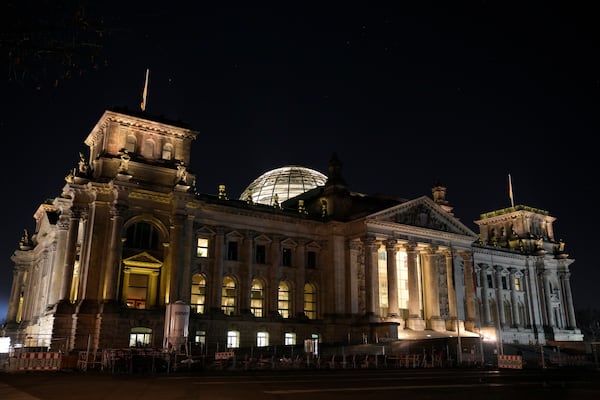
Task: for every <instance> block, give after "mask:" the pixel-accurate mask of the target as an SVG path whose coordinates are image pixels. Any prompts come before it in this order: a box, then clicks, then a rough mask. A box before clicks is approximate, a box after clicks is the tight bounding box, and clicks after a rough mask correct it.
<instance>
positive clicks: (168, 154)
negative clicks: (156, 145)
mask: <svg viewBox="0 0 600 400" xmlns="http://www.w3.org/2000/svg"><path fill="white" fill-rule="evenodd" d="M172 158H173V145H172V144H171V143H165V145H164V146H163V149H162V159H163V160H170V159H172Z"/></svg>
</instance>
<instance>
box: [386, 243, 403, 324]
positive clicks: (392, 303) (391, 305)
mask: <svg viewBox="0 0 600 400" xmlns="http://www.w3.org/2000/svg"><path fill="white" fill-rule="evenodd" d="M396 243H397V241H396V240H394V239H389V240H387V241H386V242H385V251H386V253H387V257H386V260H387V281H388V315H387V316H388V318H398V316H399V314H400V309H399V308H398V270H397V266H396V251H397V250H396Z"/></svg>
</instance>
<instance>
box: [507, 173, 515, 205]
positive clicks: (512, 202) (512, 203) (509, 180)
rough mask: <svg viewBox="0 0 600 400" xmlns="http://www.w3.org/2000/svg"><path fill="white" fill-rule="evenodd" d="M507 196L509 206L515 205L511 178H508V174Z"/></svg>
mask: <svg viewBox="0 0 600 400" xmlns="http://www.w3.org/2000/svg"><path fill="white" fill-rule="evenodd" d="M508 197H509V198H510V206H511V207H514V206H515V199H514V197H513V190H512V179H511V178H510V174H508Z"/></svg>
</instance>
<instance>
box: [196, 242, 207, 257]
mask: <svg viewBox="0 0 600 400" xmlns="http://www.w3.org/2000/svg"><path fill="white" fill-rule="evenodd" d="M196 257H208V239H205V238H198V243H197V245H196Z"/></svg>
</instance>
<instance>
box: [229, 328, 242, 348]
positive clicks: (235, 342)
mask: <svg viewBox="0 0 600 400" xmlns="http://www.w3.org/2000/svg"><path fill="white" fill-rule="evenodd" d="M238 347H240V333H239V332H238V331H229V332H227V348H228V349H237V348H238Z"/></svg>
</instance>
